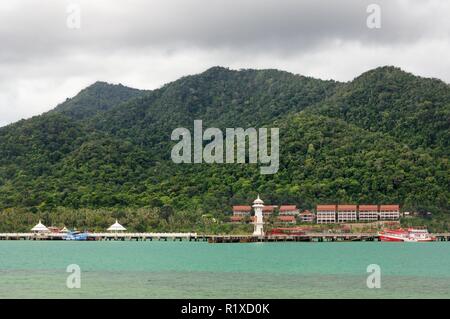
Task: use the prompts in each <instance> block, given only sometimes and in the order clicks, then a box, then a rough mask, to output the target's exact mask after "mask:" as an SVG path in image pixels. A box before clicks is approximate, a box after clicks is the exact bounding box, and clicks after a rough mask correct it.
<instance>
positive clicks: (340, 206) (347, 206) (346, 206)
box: [337, 205, 356, 212]
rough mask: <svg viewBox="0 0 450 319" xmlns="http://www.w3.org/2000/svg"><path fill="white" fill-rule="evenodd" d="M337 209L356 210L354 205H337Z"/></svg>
mask: <svg viewBox="0 0 450 319" xmlns="http://www.w3.org/2000/svg"><path fill="white" fill-rule="evenodd" d="M337 210H338V211H341V212H342V211H346V210H350V211H351V210H356V205H338V207H337Z"/></svg>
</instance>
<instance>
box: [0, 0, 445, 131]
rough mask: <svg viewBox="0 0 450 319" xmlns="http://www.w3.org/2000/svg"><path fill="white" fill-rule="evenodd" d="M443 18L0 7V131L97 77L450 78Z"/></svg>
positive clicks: (317, 8) (107, 6)
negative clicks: (212, 70) (380, 70)
mask: <svg viewBox="0 0 450 319" xmlns="http://www.w3.org/2000/svg"><path fill="white" fill-rule="evenodd" d="M372 3H375V4H378V5H379V7H380V8H381V28H368V27H367V18H368V16H369V15H370V14H371V13H372V12H370V13H368V12H367V7H368V5H369V4H372ZM77 8H79V9H80V18H81V19H80V20H79V21H80V24H79V26H80V28H77V26H78V24H77V21H78V20H77V12H78V11H77ZM449 15H450V1H448V0H429V1H427V0H409V1H408V0H384V1H381V0H370V1H365V0H339V1H335V0H329V1H324V0H310V1H309V0H308V1H303V0H264V1H261V0H150V1H149V0H128V1H123V0H73V1H70V0H40V1H35V0H1V1H0V126H2V125H5V124H8V123H11V122H14V121H17V120H20V119H22V118H28V117H30V116H33V115H37V114H40V113H42V112H44V111H47V110H49V109H51V108H53V107H54V106H56V105H57V104H58V103H60V102H62V101H64V100H65V99H66V98H67V97H71V96H74V95H75V94H76V93H77V92H79V91H80V90H81V89H82V88H84V87H86V86H88V85H89V84H92V83H93V82H95V81H97V80H101V81H107V82H110V83H122V84H124V85H128V86H131V87H136V88H142V89H154V88H157V87H159V86H161V85H162V84H164V83H167V82H169V81H173V80H176V79H177V78H179V77H180V76H183V75H187V74H193V73H199V72H202V71H204V70H205V69H207V68H209V67H211V66H214V65H221V66H227V67H230V68H233V69H239V68H259V69H261V68H278V69H283V70H286V71H290V72H293V73H298V74H303V75H309V76H313V77H317V78H322V79H336V80H341V81H348V80H351V79H353V78H354V77H355V76H357V75H359V74H360V73H362V72H364V71H366V70H368V69H371V68H374V67H377V66H380V65H396V66H399V67H401V68H402V69H404V70H406V71H409V72H412V73H415V74H417V75H422V76H427V77H437V78H440V79H442V80H444V81H446V82H448V83H450V59H449V58H448V57H449V56H450V19H449ZM370 21H373V20H370Z"/></svg>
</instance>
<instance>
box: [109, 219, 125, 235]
mask: <svg viewBox="0 0 450 319" xmlns="http://www.w3.org/2000/svg"><path fill="white" fill-rule="evenodd" d="M107 230H108V231H112V232H118V231H124V230H127V229H126V228H125V227H123V226H122V225H120V224H119V222H118V221H117V219H116V222H115V223H114V224H112V225H111V226H110V227H109V228H108V229H107Z"/></svg>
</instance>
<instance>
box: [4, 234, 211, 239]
mask: <svg viewBox="0 0 450 319" xmlns="http://www.w3.org/2000/svg"><path fill="white" fill-rule="evenodd" d="M66 236H67V235H66V234H64V233H0V240H64V239H65V237H66ZM86 240H88V241H99V240H102V241H105V240H114V241H116V240H120V241H125V240H128V241H130V240H132V241H153V240H155V241H168V240H171V241H183V240H187V241H201V240H203V241H207V238H205V237H204V236H198V235H197V234H196V233H87V234H86Z"/></svg>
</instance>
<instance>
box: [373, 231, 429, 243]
mask: <svg viewBox="0 0 450 319" xmlns="http://www.w3.org/2000/svg"><path fill="white" fill-rule="evenodd" d="M378 235H379V236H380V240H381V241H403V242H412V243H417V242H428V241H435V240H436V238H435V237H433V236H431V235H430V234H429V233H428V230H426V229H415V228H408V229H406V230H405V229H403V228H399V229H395V230H384V231H382V232H380V233H379V234H378Z"/></svg>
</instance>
